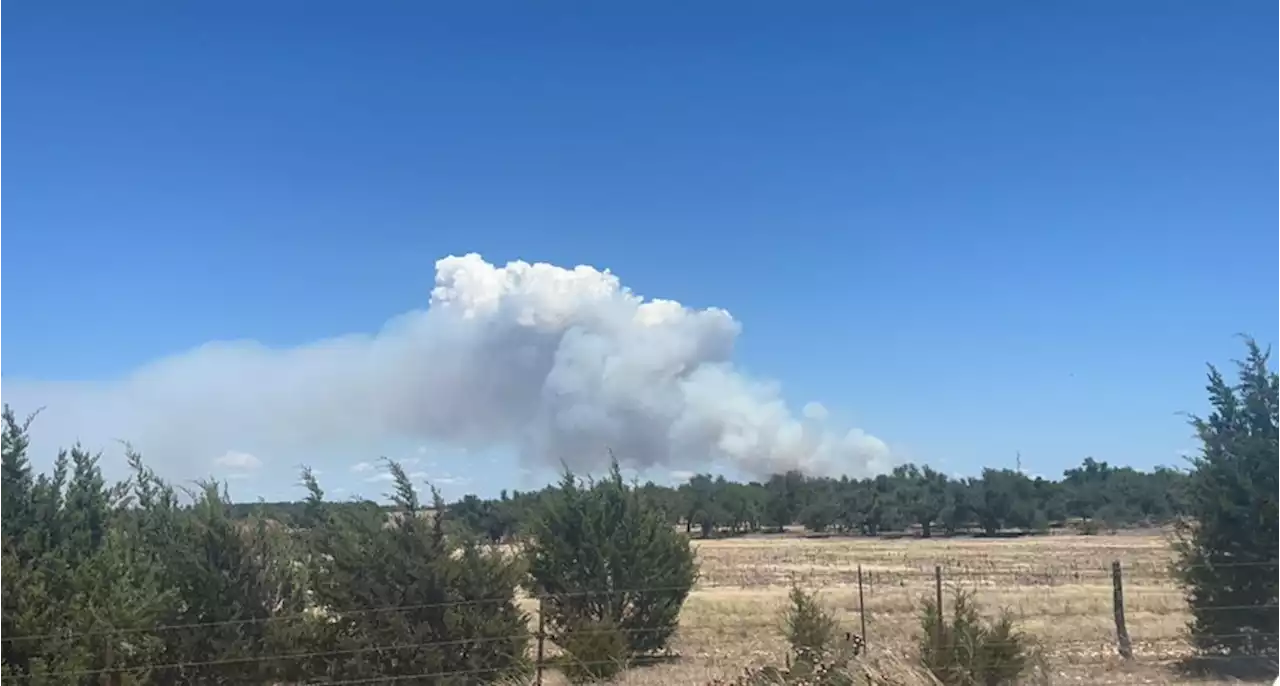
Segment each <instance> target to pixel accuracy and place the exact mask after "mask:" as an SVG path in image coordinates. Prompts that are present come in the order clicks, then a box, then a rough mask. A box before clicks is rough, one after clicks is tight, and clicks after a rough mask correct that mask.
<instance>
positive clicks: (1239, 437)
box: [1176, 341, 1280, 664]
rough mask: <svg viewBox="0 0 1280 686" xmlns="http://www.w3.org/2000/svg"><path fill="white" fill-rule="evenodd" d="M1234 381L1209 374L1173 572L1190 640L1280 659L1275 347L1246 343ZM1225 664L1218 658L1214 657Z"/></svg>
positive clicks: (1212, 651)
mask: <svg viewBox="0 0 1280 686" xmlns="http://www.w3.org/2000/svg"><path fill="white" fill-rule="evenodd" d="M1248 353H1249V354H1248V357H1247V358H1246V359H1245V360H1244V361H1243V362H1241V363H1239V364H1238V370H1237V374H1236V379H1235V382H1234V383H1230V382H1228V381H1227V379H1226V378H1224V377H1223V376H1222V374H1221V373H1219V372H1218V370H1216V369H1214V368H1212V367H1210V370H1209V383H1208V391H1209V400H1210V403H1211V404H1212V407H1213V411H1212V412H1211V413H1210V414H1209V416H1208V417H1194V418H1193V419H1192V424H1193V426H1195V429H1196V433H1197V434H1198V436H1199V438H1200V442H1201V450H1200V455H1198V456H1197V457H1195V458H1194V459H1193V460H1192V463H1193V464H1194V465H1195V471H1194V472H1193V473H1192V475H1191V480H1190V484H1189V488H1188V501H1189V502H1188V505H1189V507H1188V510H1189V514H1190V517H1189V518H1188V519H1187V520H1186V521H1185V522H1184V523H1183V524H1182V525H1181V526H1180V527H1179V530H1178V533H1179V536H1178V541H1177V547H1176V550H1177V552H1178V562H1177V573H1178V576H1179V578H1180V580H1181V581H1182V583H1183V586H1184V587H1185V588H1186V591H1187V601H1188V604H1189V605H1190V608H1191V616H1192V621H1191V626H1190V629H1191V639H1192V641H1193V642H1194V643H1195V645H1196V647H1197V648H1198V649H1199V650H1200V652H1201V653H1202V654H1206V655H1208V656H1212V657H1221V656H1222V655H1230V656H1234V657H1251V658H1263V659H1264V660H1265V661H1266V662H1270V663H1272V664H1274V662H1275V660H1276V658H1277V653H1278V651H1277V613H1276V602H1277V597H1278V594H1277V589H1278V588H1280V586H1278V585H1277V574H1276V558H1277V556H1278V554H1280V551H1278V550H1277V540H1278V539H1280V533H1278V532H1277V521H1278V520H1280V518H1278V517H1277V504H1276V502H1277V501H1276V493H1277V490H1278V489H1277V483H1276V475H1277V469H1278V465H1280V449H1278V448H1277V434H1278V429H1277V414H1278V410H1277V408H1278V405H1277V400H1276V399H1277V394H1278V393H1280V381H1278V380H1277V375H1276V373H1275V372H1274V371H1271V369H1270V368H1269V366H1270V365H1269V362H1270V360H1269V357H1270V351H1263V350H1261V349H1260V348H1259V347H1258V345H1257V344H1256V343H1254V342H1253V341H1249V342H1248ZM1217 662H1222V660H1217Z"/></svg>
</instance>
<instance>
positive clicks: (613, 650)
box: [558, 619, 630, 684]
mask: <svg viewBox="0 0 1280 686" xmlns="http://www.w3.org/2000/svg"><path fill="white" fill-rule="evenodd" d="M558 643H559V645H560V648H561V649H563V650H564V656H563V657H562V658H561V659H560V672H561V673H562V674H564V676H565V678H566V679H568V680H569V683H573V684H584V683H589V682H592V681H607V680H609V679H612V678H613V677H614V676H617V675H618V673H620V672H621V671H622V670H623V669H625V668H626V666H627V655H628V653H629V652H630V651H629V649H628V646H627V637H626V636H625V635H624V634H623V633H622V632H621V631H619V630H618V627H617V625H615V624H614V623H613V622H612V621H610V620H608V619H602V620H594V621H592V620H586V621H583V622H574V628H573V629H572V630H570V631H568V632H566V633H564V634H561V636H560V638H559V641H558Z"/></svg>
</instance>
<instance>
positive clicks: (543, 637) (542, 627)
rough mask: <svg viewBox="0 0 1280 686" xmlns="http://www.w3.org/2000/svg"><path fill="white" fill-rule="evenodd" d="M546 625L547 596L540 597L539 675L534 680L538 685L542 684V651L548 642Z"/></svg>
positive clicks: (536, 663)
mask: <svg viewBox="0 0 1280 686" xmlns="http://www.w3.org/2000/svg"><path fill="white" fill-rule="evenodd" d="M546 625H547V601H546V599H545V598H538V657H537V660H536V662H535V669H536V670H537V676H536V677H535V679H536V681H534V683H536V684H537V686H542V659H543V652H542V651H543V645H544V644H545V643H546V640H547V632H546V630H545V629H546Z"/></svg>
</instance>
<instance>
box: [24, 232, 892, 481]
mask: <svg viewBox="0 0 1280 686" xmlns="http://www.w3.org/2000/svg"><path fill="white" fill-rule="evenodd" d="M739 329H740V327H739V325H738V323H737V322H736V321H735V320H734V319H733V317H731V316H730V315H729V313H728V312H726V311H724V310H720V309H716V308H709V309H702V310H695V309H690V308H687V307H684V306H682V305H681V304H680V303H678V302H675V301H671V300H648V301H646V300H644V299H642V298H641V297H639V296H637V295H635V294H633V293H631V292H630V291H629V290H628V289H626V288H625V287H623V286H622V285H621V284H620V283H619V281H618V279H617V278H616V277H615V276H614V275H613V274H611V273H609V272H608V271H607V270H606V271H603V272H601V271H597V270H596V269H594V268H591V267H586V266H579V267H575V268H573V269H565V268H561V267H557V266H554V265H549V264H527V263H524V262H512V263H509V264H507V265H506V266H504V267H497V266H494V265H491V264H489V263H487V262H485V261H484V260H483V259H482V258H481V257H480V256H479V255H476V254H469V255H465V256H462V257H446V258H443V259H441V260H439V261H438V262H437V263H436V279H435V288H434V290H433V291H432V293H431V300H430V303H429V306H428V307H427V309H425V310H419V311H414V312H410V313H407V314H404V315H401V316H399V317H397V318H395V319H393V320H391V321H390V322H388V323H387V324H386V326H385V327H384V328H383V330H382V331H381V332H379V333H378V334H376V335H372V336H370V335H351V336H343V337H338V338H332V339H328V340H323V341H318V342H315V343H312V344H309V345H305V346H301V347H296V348H288V349H271V348H267V347H264V346H262V345H260V344H257V343H253V342H221V343H210V344H207V345H204V346H201V347H198V348H196V349H193V350H190V351H187V352H184V353H181V354H178V355H175V356H172V357H169V358H166V359H162V360H159V361H156V362H153V363H151V364H148V365H146V366H144V367H142V368H140V369H138V370H136V371H135V372H133V373H132V374H130V375H128V376H127V377H125V378H123V379H119V380H116V381H112V382H107V383H95V384H79V383H45V382H26V381H24V382H10V381H6V382H5V383H4V388H3V391H4V398H5V401H6V402H9V403H10V404H12V405H13V406H14V407H15V410H16V411H18V412H19V413H25V412H30V411H31V410H33V409H35V408H37V407H40V406H44V407H45V408H46V409H45V410H44V412H43V413H42V414H41V415H40V417H39V419H38V420H37V422H36V425H35V428H34V436H33V439H35V445H34V446H33V447H45V446H48V445H49V444H50V443H52V444H54V445H61V446H66V445H70V444H71V443H72V442H74V441H76V440H77V439H78V440H81V441H83V442H84V443H85V444H86V446H88V447H90V448H93V449H101V448H107V449H110V447H111V444H110V442H111V441H112V440H115V439H128V440H129V441H130V442H131V443H132V444H133V445H134V446H135V447H137V448H138V449H139V450H140V451H141V452H142V454H143V455H144V457H145V458H146V459H147V461H148V462H149V463H151V464H153V465H155V466H156V467H157V469H158V470H160V471H161V472H162V473H169V474H173V473H175V472H176V473H178V474H182V475H187V474H201V473H208V470H209V467H210V466H212V465H221V466H224V467H234V466H239V467H250V468H255V465H259V464H261V462H263V461H270V460H271V459H272V456H273V455H290V456H292V459H293V462H294V463H295V464H296V462H297V460H298V456H301V455H306V454H308V453H311V452H315V451H318V450H328V449H332V448H333V447H334V446H345V447H348V448H350V449H353V450H359V449H360V448H361V446H364V450H366V451H368V450H370V449H371V448H369V446H376V445H378V444H380V442H385V441H386V440H389V439H399V438H403V439H414V440H422V441H431V442H436V443H440V444H445V445H450V446H454V447H458V448H466V449H485V448H495V447H498V448H501V447H510V448H512V449H514V450H516V451H518V453H519V454H520V456H521V458H522V459H524V460H526V461H527V462H528V463H531V464H540V465H545V464H551V465H557V464H559V463H560V462H561V461H564V462H566V463H568V464H569V465H570V466H573V467H575V468H578V469H595V468H598V467H599V466H601V465H602V464H603V463H604V462H606V461H607V460H608V451H609V450H612V452H613V454H614V455H616V456H617V457H618V459H619V460H620V461H621V462H622V463H623V464H624V465H626V466H629V467H634V468H638V469H645V468H650V467H656V466H663V467H667V468H669V469H675V468H692V469H697V468H699V467H702V468H705V467H706V466H707V465H709V464H710V463H712V462H716V463H719V464H722V465H731V466H732V467H734V468H736V469H737V470H739V471H742V472H745V473H748V474H752V475H758V476H759V475H767V474H769V473H774V472H778V471H781V470H786V469H793V468H794V469H801V470H803V471H806V472H809V473H823V474H831V473H847V474H850V475H865V474H869V473H874V472H879V471H883V470H884V469H886V468H887V466H888V464H889V460H890V452H889V449H888V447H887V446H886V445H885V443H884V442H883V441H881V440H879V439H878V438H876V437H874V436H872V435H869V434H867V433H864V432H862V431H860V430H857V429H852V430H847V431H837V430H834V429H832V428H830V427H829V426H828V425H827V417H826V411H825V410H824V409H823V408H822V406H820V405H817V404H816V403H811V404H809V405H807V406H805V407H804V408H803V410H802V411H801V412H800V413H799V414H798V415H797V414H793V413H792V412H791V411H790V410H789V409H788V408H787V406H786V404H785V403H784V401H783V400H782V397H781V395H780V392H779V389H778V387H777V386H776V385H775V384H772V383H769V382H765V381H761V380H756V379H751V378H748V377H746V376H744V375H743V374H741V373H739V372H738V371H736V370H735V369H734V367H733V364H732V355H733V347H734V341H735V339H736V338H737V336H738V333H739Z"/></svg>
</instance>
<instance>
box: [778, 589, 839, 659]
mask: <svg viewBox="0 0 1280 686" xmlns="http://www.w3.org/2000/svg"><path fill="white" fill-rule="evenodd" d="M839 631H840V626H839V624H838V623H837V622H836V620H835V617H833V616H832V615H831V611H830V610H829V609H827V607H826V606H825V605H824V604H823V602H822V599H821V598H819V597H818V594H817V592H814V591H806V590H805V589H804V588H802V587H801V586H800V584H799V583H797V582H794V581H793V582H792V584H791V593H790V594H789V595H788V604H787V607H786V609H785V610H783V612H782V635H783V636H785V637H786V639H787V644H788V645H790V646H791V652H792V654H793V655H795V656H796V659H797V660H804V659H805V658H807V657H810V656H813V657H818V656H822V655H825V654H827V653H828V652H829V651H830V649H831V647H832V643H833V641H834V640H835V638H836V636H838V635H839Z"/></svg>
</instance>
